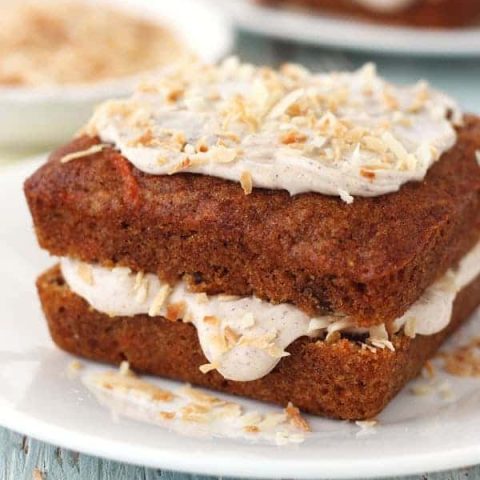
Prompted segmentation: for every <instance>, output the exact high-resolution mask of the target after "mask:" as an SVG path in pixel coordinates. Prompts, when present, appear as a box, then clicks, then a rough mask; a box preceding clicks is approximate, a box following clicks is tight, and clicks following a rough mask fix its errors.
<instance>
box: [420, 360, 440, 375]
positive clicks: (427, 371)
mask: <svg viewBox="0 0 480 480" xmlns="http://www.w3.org/2000/svg"><path fill="white" fill-rule="evenodd" d="M436 376H437V372H436V370H435V367H434V365H433V363H432V362H431V360H427V361H426V362H425V365H424V367H423V370H422V377H423V378H430V379H432V378H435V377H436Z"/></svg>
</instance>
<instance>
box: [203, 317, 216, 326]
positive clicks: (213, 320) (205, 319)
mask: <svg viewBox="0 0 480 480" xmlns="http://www.w3.org/2000/svg"><path fill="white" fill-rule="evenodd" d="M203 323H207V324H208V325H213V326H215V325H220V319H219V318H218V317H215V316H214V315H206V316H205V317H203Z"/></svg>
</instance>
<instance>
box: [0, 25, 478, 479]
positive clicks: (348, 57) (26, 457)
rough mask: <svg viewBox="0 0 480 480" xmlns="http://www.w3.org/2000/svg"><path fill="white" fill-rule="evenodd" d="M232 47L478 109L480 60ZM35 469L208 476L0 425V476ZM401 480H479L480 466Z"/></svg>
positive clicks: (89, 475) (66, 474)
mask: <svg viewBox="0 0 480 480" xmlns="http://www.w3.org/2000/svg"><path fill="white" fill-rule="evenodd" d="M236 51H237V53H238V54H239V55H240V57H242V58H243V59H244V60H248V61H251V62H253V63H273V64H275V63H281V62H284V61H296V62H300V63H304V64H306V65H308V66H310V67H311V68H312V69H314V70H328V69H351V68H355V67H358V66H360V65H362V64H363V63H365V62H367V61H372V60H373V61H375V63H377V65H378V68H379V70H380V72H381V73H382V74H383V75H385V76H387V77H389V78H392V79H395V80H396V81H400V82H409V81H416V80H417V79H418V78H424V79H426V80H429V81H430V82H431V83H432V84H433V85H435V86H437V87H439V88H442V89H444V90H446V91H447V92H449V93H450V94H452V95H454V96H455V97H456V98H458V100H459V101H460V102H461V103H462V105H463V106H464V108H465V109H467V110H469V111H472V112H477V113H480V87H479V85H480V83H479V79H480V60H479V59H466V60H465V59H463V60H456V59H435V60H429V59H422V58H416V59H408V58H401V57H395V58H389V57H385V56H382V57H377V58H372V56H371V55H370V56H367V55H363V54H358V53H357V54H351V53H345V52H340V51H335V52H332V51H328V50H324V49H318V48H312V47H300V46H298V45H291V44H287V43H285V42H278V41H275V42H272V41H269V40H267V39H264V38H262V37H260V36H254V35H247V34H239V35H238V38H237V46H236ZM35 468H38V469H39V470H40V471H42V472H43V473H44V479H45V480H97V479H98V480H137V479H138V480H159V479H162V480H207V477H200V476H196V475H185V474H179V473H172V472H166V471H160V470H151V469H146V468H143V467H135V466H131V465H125V464H121V463H117V462H112V461H109V460H102V459H99V458H95V457H91V456H88V455H82V454H78V453H75V452H70V451H67V450H64V449H61V448H58V447H55V446H52V445H48V444H45V443H42V442H39V441H36V440H32V439H28V438H26V437H24V436H22V435H19V434H16V433H13V432H10V431H8V430H6V429H2V428H0V480H31V479H32V478H33V477H32V476H33V471H34V469H35ZM402 480H480V466H477V467H471V468H466V469H461V470H456V471H451V472H446V473H437V474H428V473H425V474H424V475H420V476H414V477H404V478H403V479H402Z"/></svg>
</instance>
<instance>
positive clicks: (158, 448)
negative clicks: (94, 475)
mask: <svg viewBox="0 0 480 480" xmlns="http://www.w3.org/2000/svg"><path fill="white" fill-rule="evenodd" d="M36 166H38V161H37V162H33V163H32V162H30V163H26V164H22V165H19V166H17V167H13V168H9V169H7V170H5V169H4V170H3V171H1V170H0V218H1V220H2V221H1V222H0V265H1V272H2V275H1V276H0V292H1V293H0V302H1V303H0V305H1V308H2V314H1V317H0V318H1V326H2V328H1V335H0V425H3V426H5V427H8V428H11V429H14V430H16V431H19V432H22V433H24V434H26V435H31V436H33V437H36V438H39V439H41V440H44V441H47V442H51V443H53V444H56V445H59V446H62V447H66V448H71V449H74V450H77V451H81V452H85V453H89V454H93V455H97V456H102V457H107V458H110V459H115V460H120V461H124V462H130V463H136V464H142V465H148V466H152V467H157V468H164V469H171V470H180V471H188V472H196V473H202V474H212V475H225V476H236V477H256V478H260V477H281V478H359V477H361V478H363V477H374V476H387V475H401V474H412V473H420V472H426V471H433V470H439V469H448V468H457V467H461V466H466V465H472V464H476V463H480V409H479V408H478V406H479V405H480V379H458V378H455V377H448V382H449V383H450V385H451V387H452V389H453V391H454V392H455V398H454V399H450V400H446V399H443V398H442V396H441V395H439V394H437V393H435V394H433V395H430V396H424V397H418V396H414V395H412V394H411V393H410V391H409V389H408V388H406V389H405V390H404V391H403V392H402V393H401V394H400V395H399V396H398V397H397V398H396V399H395V400H394V401H393V402H392V404H391V405H390V406H389V407H388V408H387V409H386V411H385V412H384V413H383V414H382V415H381V416H380V417H379V421H380V424H379V426H377V427H376V429H375V431H374V432H368V433H367V434H365V435H362V434H360V435H359V432H361V430H360V429H359V427H357V426H356V425H355V424H351V423H348V422H338V421H331V420H324V419H316V418H309V421H310V423H311V425H312V427H313V430H314V432H315V433H314V434H313V435H312V436H311V437H309V438H308V439H307V440H306V441H305V443H303V444H301V445H288V446H283V447H277V446H269V445H252V444H250V443H247V442H244V441H240V440H236V441H234V440H229V439H212V440H209V439H204V438H202V439H195V438H189V437H186V436H180V435H178V434H176V433H171V432H168V431H167V430H164V429H162V428H160V427H155V426H152V425H148V424H142V423H136V422H134V421H132V420H122V419H121V420H117V421H114V420H113V419H112V418H111V416H110V415H109V413H108V412H107V411H106V410H104V409H103V407H101V406H100V405H99V404H98V403H97V401H96V400H95V399H94V398H93V397H92V395H91V394H90V393H89V392H88V391H87V390H86V389H85V388H84V387H83V385H82V384H81V383H80V381H79V380H72V379H69V378H68V377H67V375H66V368H67V365H68V364H69V363H70V361H71V357H70V356H69V355H67V354H65V353H63V352H61V351H59V350H57V349H56V348H55V347H54V346H53V344H52V342H51V341H50V339H49V336H48V333H47V328H46V325H45V323H44V320H43V318H42V313H41V311H40V305H39V302H38V301H37V297H36V294H35V289H34V280H35V277H36V276H37V274H38V273H39V272H41V271H42V269H44V268H45V267H47V266H49V265H51V264H52V263H53V261H54V260H53V259H49V258H48V257H47V255H46V254H45V253H43V252H40V251H39V249H38V248H37V246H36V242H35V239H34V235H33V231H32V227H31V220H30V217H29V213H28V211H27V207H26V205H25V202H24V199H23V194H22V182H23V179H24V178H25V177H26V176H27V175H28V174H29V173H30V172H32V171H33V169H34V168H35V167H36ZM469 329H470V333H472V332H474V331H475V329H476V334H477V335H479V334H480V316H479V315H477V316H476V318H475V319H474V321H472V322H471V323H470V325H469ZM462 333H463V341H465V336H466V335H467V333H468V332H467V330H466V329H464V330H463V332H461V334H462ZM457 341H462V335H460V336H459V337H457ZM89 365H91V364H89ZM89 368H98V367H93V366H90V367H89ZM445 378H447V377H445ZM418 381H419V382H424V380H418ZM160 382H161V383H163V384H164V385H165V384H167V387H168V386H169V385H168V384H169V383H171V382H166V381H160ZM243 403H244V404H246V405H248V406H250V407H252V406H255V408H256V409H258V410H260V411H268V410H273V409H274V408H275V407H270V406H267V405H263V404H257V403H256V402H248V401H245V402H243ZM275 410H277V411H278V409H277V408H275Z"/></svg>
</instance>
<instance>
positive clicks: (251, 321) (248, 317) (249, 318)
mask: <svg viewBox="0 0 480 480" xmlns="http://www.w3.org/2000/svg"><path fill="white" fill-rule="evenodd" d="M254 325H255V317H254V316H253V313H252V312H247V313H246V314H245V315H243V317H242V318H241V319H240V326H241V328H244V329H248V328H251V327H253V326H254Z"/></svg>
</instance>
